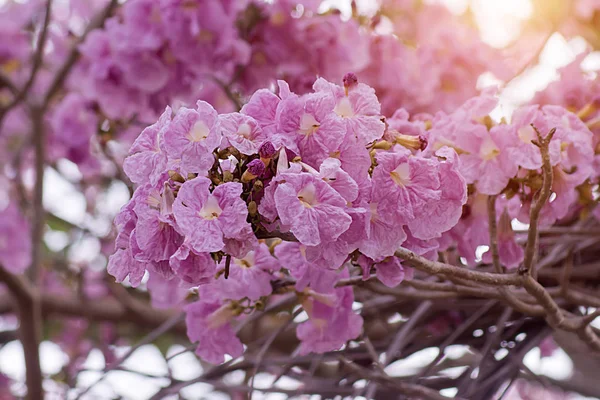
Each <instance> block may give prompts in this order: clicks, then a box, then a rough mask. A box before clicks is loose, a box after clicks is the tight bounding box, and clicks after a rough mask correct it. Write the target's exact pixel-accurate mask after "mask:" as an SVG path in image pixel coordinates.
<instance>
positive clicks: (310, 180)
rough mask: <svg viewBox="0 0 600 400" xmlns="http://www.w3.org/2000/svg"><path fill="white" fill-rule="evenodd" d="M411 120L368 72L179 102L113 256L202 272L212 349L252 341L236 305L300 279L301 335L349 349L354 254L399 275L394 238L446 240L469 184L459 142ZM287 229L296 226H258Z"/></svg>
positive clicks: (153, 150)
mask: <svg viewBox="0 0 600 400" xmlns="http://www.w3.org/2000/svg"><path fill="white" fill-rule="evenodd" d="M390 122H391V123H392V124H393V125H395V126H397V127H400V126H401V125H402V124H403V123H404V125H406V126H413V123H412V122H409V121H408V120H407V119H406V120H402V118H401V117H400V116H396V117H395V118H392V119H391V120H390ZM407 133H416V135H411V134H401V133H399V132H398V131H397V130H395V129H393V128H391V127H390V126H389V125H386V122H385V118H384V117H383V116H382V115H381V114H380V104H379V102H378V99H377V97H376V96H375V92H374V90H373V89H372V88H370V87H369V86H367V85H365V84H363V83H359V82H358V79H357V77H356V76H355V75H354V74H347V75H346V76H345V77H344V80H343V86H338V85H335V84H333V83H330V82H328V81H326V80H324V79H322V78H320V79H318V80H317V81H316V82H315V83H314V86H313V91H312V92H310V93H307V94H303V95H298V94H296V93H294V92H292V91H291V90H290V89H289V86H288V85H287V83H286V82H284V81H280V82H279V91H278V94H274V93H272V92H270V91H267V90H259V91H257V92H255V93H254V95H253V96H252V97H251V98H250V100H249V101H248V103H247V104H245V105H244V107H243V108H242V109H241V111H240V112H235V113H228V114H218V113H217V112H216V111H215V110H214V109H213V108H212V106H210V105H209V104H208V103H206V102H203V101H199V102H198V103H197V106H196V108H194V109H191V108H185V107H182V108H180V109H179V110H178V111H177V112H176V113H173V111H172V110H171V109H170V108H167V109H166V110H165V111H164V113H163V114H162V116H161V117H160V118H159V120H158V121H157V122H156V123H155V124H153V125H152V126H149V127H148V128H146V129H145V130H144V131H143V132H142V133H141V135H140V136H139V137H138V138H137V140H136V141H135V143H134V144H133V146H132V147H131V150H130V156H129V157H128V158H127V159H126V161H125V165H124V168H125V171H126V173H127V174H128V176H129V177H130V179H131V180H132V181H133V182H135V183H136V184H137V185H138V188H137V190H136V191H135V194H134V196H133V198H132V200H131V201H130V202H129V203H128V204H127V205H125V206H124V207H123V209H122V211H121V212H120V213H119V215H118V217H117V219H116V221H115V223H116V226H117V228H118V230H119V234H118V238H117V244H116V253H115V254H114V255H113V256H112V257H111V259H110V262H109V267H108V270H109V272H110V273H111V274H113V275H114V276H115V277H116V278H117V280H119V281H122V280H124V279H125V278H126V277H127V276H128V277H129V282H130V283H131V284H132V285H134V286H135V285H138V284H139V283H140V282H141V280H142V277H143V275H144V273H145V271H149V273H150V281H149V288H150V289H151V290H150V293H151V294H152V295H153V296H156V295H158V296H162V295H161V293H163V292H164V289H161V288H164V287H168V288H170V289H169V292H170V293H171V294H173V293H175V292H178V290H179V292H180V293H183V295H184V294H185V292H186V289H189V288H191V287H198V288H199V289H198V295H199V299H198V301H197V302H195V303H191V304H190V305H188V306H187V308H186V310H187V313H188V314H187V321H188V333H189V336H190V338H191V339H192V340H196V341H199V347H198V354H199V355H200V356H201V357H203V358H205V359H206V360H208V361H211V362H222V361H223V356H224V354H230V355H231V356H237V355H240V354H241V352H242V346H241V343H240V342H239V339H237V338H236V337H235V331H234V329H233V327H232V323H233V321H235V320H237V319H240V318H243V316H244V315H245V314H247V313H248V312H251V311H252V310H254V309H257V308H260V307H261V304H263V303H264V301H265V299H266V298H267V297H268V296H270V295H271V294H273V293H274V287H275V288H276V286H277V285H276V284H274V282H282V281H286V280H289V279H292V282H295V283H294V284H295V290H296V291H298V293H299V294H300V296H301V297H302V298H303V299H304V300H303V302H302V304H303V305H304V309H305V310H306V312H307V313H308V315H309V319H308V321H306V322H304V323H302V324H300V326H299V327H298V338H299V339H300V340H301V341H302V348H301V351H302V352H305V353H306V352H310V351H316V352H323V351H328V350H333V349H338V348H339V347H340V346H341V345H343V344H344V343H345V342H346V341H347V340H350V339H353V338H355V337H357V336H358V335H359V334H360V332H361V325H362V319H361V318H360V316H358V315H356V314H355V313H354V311H353V310H352V302H353V290H352V288H350V287H336V282H339V280H340V279H343V278H345V277H348V276H349V274H348V269H349V268H353V267H352V265H353V264H354V265H356V266H360V267H361V268H362V269H363V270H364V276H365V278H366V277H368V276H369V273H370V272H371V270H372V269H373V268H374V269H375V270H376V271H377V272H378V276H379V277H380V280H381V281H382V282H383V283H385V284H388V285H390V286H395V285H397V284H398V283H400V282H401V281H402V280H403V279H404V277H405V274H406V270H405V268H404V267H403V266H402V265H401V263H400V262H399V260H398V259H396V258H395V257H394V252H395V250H396V249H397V248H398V247H400V246H405V247H409V248H412V249H414V250H415V251H416V252H417V253H419V254H434V252H433V250H434V249H435V248H436V247H437V245H436V244H435V243H436V240H437V239H439V238H441V236H442V233H444V232H446V231H448V230H450V229H451V228H452V227H453V226H454V225H455V224H456V223H457V222H458V220H459V218H460V216H461V210H462V206H463V204H464V203H465V202H466V199H467V189H466V184H465V181H464V179H463V178H462V177H461V175H460V174H459V172H458V171H459V168H460V162H459V159H458V156H457V154H456V153H455V152H454V150H452V149H451V148H449V147H442V148H440V149H438V150H437V151H436V152H435V153H432V154H428V153H427V152H426V151H424V150H425V146H426V142H425V139H424V137H423V136H422V135H420V134H419V133H423V132H422V127H421V126H420V125H419V124H418V123H415V124H414V126H413V129H412V131H410V132H409V130H407ZM278 235H288V236H290V237H292V238H294V240H293V241H288V242H283V243H280V241H277V240H272V239H271V240H266V241H265V240H261V239H259V238H263V237H269V236H271V237H275V236H278ZM182 298H183V297H178V296H175V295H172V296H171V297H170V300H172V303H171V304H172V305H173V304H177V302H178V301H181V299H182ZM167 305H168V304H167Z"/></svg>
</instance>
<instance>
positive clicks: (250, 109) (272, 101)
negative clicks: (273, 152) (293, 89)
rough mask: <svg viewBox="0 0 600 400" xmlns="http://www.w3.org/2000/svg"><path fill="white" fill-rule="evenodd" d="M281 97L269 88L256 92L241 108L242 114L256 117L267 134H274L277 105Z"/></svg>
mask: <svg viewBox="0 0 600 400" xmlns="http://www.w3.org/2000/svg"><path fill="white" fill-rule="evenodd" d="M280 101H281V99H280V98H279V97H278V96H277V95H276V94H275V93H273V92H271V91H270V90H267V89H260V90H257V91H256V92H254V94H253V95H252V97H250V100H248V102H247V103H246V104H244V106H243V107H242V109H241V110H240V112H241V113H242V114H245V115H248V116H249V117H252V118H254V120H255V121H257V122H258V124H259V126H260V127H261V128H262V130H263V132H265V133H267V134H274V133H275V129H276V119H275V116H276V113H277V106H278V105H279V102H280Z"/></svg>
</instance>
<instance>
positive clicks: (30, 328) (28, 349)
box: [0, 266, 44, 400]
mask: <svg viewBox="0 0 600 400" xmlns="http://www.w3.org/2000/svg"><path fill="white" fill-rule="evenodd" d="M0 282H3V283H4V284H6V286H7V287H8V290H9V291H10V293H11V295H12V297H13V299H14V303H15V306H16V311H17V313H18V315H19V338H20V340H21V344H22V345H23V354H24V357H25V367H26V371H25V372H26V374H25V376H26V381H27V398H28V399H32V400H38V399H40V400H41V399H42V398H43V397H44V391H43V388H42V380H43V377H42V370H41V367H40V361H39V360H40V357H39V341H40V337H41V315H40V308H39V304H40V303H39V298H38V296H37V292H36V291H35V288H33V287H32V286H31V284H30V283H29V282H28V281H27V280H26V279H25V278H24V277H22V276H18V275H13V274H11V273H10V272H8V271H6V270H5V269H4V268H3V267H2V266H0ZM6 302H7V303H8V302H10V300H8V299H7V300H6Z"/></svg>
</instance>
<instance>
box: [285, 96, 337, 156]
mask: <svg viewBox="0 0 600 400" xmlns="http://www.w3.org/2000/svg"><path fill="white" fill-rule="evenodd" d="M334 107H335V100H334V98H333V96H332V95H331V94H328V93H311V94H307V95H304V96H302V97H298V96H296V95H291V96H290V97H288V98H286V99H285V100H282V101H281V103H280V104H279V107H278V109H277V121H278V125H277V126H278V131H280V132H283V133H285V135H286V137H287V138H288V142H290V141H291V143H293V145H294V146H297V149H298V151H299V153H300V156H301V157H302V160H303V161H304V162H306V163H307V164H309V165H311V166H312V167H318V166H319V165H320V164H321V162H322V161H323V160H325V159H326V158H327V157H328V156H329V154H330V153H331V152H334V151H336V150H337V148H338V146H339V145H340V144H341V142H342V140H343V139H344V136H345V135H346V127H345V124H344V122H343V120H342V119H341V118H340V117H338V116H337V115H336V114H335V113H334V112H333V108H334ZM286 145H287V143H286ZM291 150H294V151H296V149H295V148H293V147H292V148H291Z"/></svg>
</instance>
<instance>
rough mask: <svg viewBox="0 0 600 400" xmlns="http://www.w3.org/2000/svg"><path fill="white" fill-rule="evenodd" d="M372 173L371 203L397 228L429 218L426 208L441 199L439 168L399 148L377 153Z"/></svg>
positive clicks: (427, 160)
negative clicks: (421, 218)
mask: <svg viewBox="0 0 600 400" xmlns="http://www.w3.org/2000/svg"><path fill="white" fill-rule="evenodd" d="M376 157H377V163H378V165H377V167H375V169H374V170H373V186H372V189H371V200H372V202H375V203H379V206H378V208H377V211H378V212H380V213H381V216H382V217H383V218H389V219H390V222H395V223H396V224H397V226H400V225H404V224H408V223H410V222H412V221H414V220H415V219H416V218H419V217H422V216H424V215H426V212H427V211H426V210H427V207H428V206H429V205H430V204H432V203H434V202H437V201H439V200H440V199H441V195H442V191H441V190H440V176H439V164H438V163H436V162H435V161H433V160H430V159H426V158H422V157H415V156H412V155H411V154H410V152H409V151H407V150H405V149H403V148H401V147H399V146H396V147H395V148H394V151H393V152H379V153H377V156H376Z"/></svg>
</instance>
